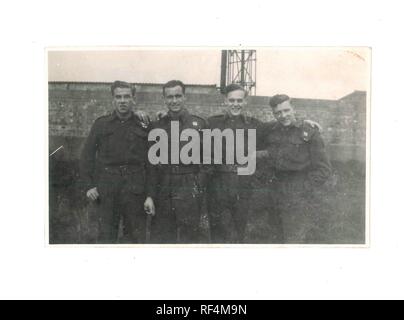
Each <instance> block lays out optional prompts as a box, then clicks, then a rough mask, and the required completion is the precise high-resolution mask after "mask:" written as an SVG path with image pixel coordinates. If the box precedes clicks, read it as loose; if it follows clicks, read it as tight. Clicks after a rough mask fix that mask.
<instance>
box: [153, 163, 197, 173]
mask: <svg viewBox="0 0 404 320" xmlns="http://www.w3.org/2000/svg"><path fill="white" fill-rule="evenodd" d="M160 168H161V169H162V171H163V172H165V173H169V174H190V173H198V172H199V167H198V166H196V165H173V164H167V165H164V164H163V165H161V167H160Z"/></svg>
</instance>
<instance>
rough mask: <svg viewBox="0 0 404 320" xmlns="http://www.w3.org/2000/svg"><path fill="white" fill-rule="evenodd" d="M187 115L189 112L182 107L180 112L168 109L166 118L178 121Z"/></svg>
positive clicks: (181, 120)
mask: <svg viewBox="0 0 404 320" xmlns="http://www.w3.org/2000/svg"><path fill="white" fill-rule="evenodd" d="M188 117H189V112H188V110H187V109H185V108H183V109H182V110H181V111H180V112H171V111H168V113H167V118H168V119H169V120H170V121H180V122H183V121H184V120H185V119H186V118H188Z"/></svg>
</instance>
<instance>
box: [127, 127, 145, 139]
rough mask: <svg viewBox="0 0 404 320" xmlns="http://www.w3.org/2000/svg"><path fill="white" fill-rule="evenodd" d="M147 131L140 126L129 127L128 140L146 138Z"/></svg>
mask: <svg viewBox="0 0 404 320" xmlns="http://www.w3.org/2000/svg"><path fill="white" fill-rule="evenodd" d="M146 138H147V132H146V131H144V130H142V129H140V128H129V129H128V130H127V132H126V140H128V141H130V142H135V141H137V140H145V139H146Z"/></svg>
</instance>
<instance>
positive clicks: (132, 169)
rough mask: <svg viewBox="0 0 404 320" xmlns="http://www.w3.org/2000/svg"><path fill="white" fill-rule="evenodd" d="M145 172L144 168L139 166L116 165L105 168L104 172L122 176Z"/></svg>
mask: <svg viewBox="0 0 404 320" xmlns="http://www.w3.org/2000/svg"><path fill="white" fill-rule="evenodd" d="M140 171H144V166H143V165H141V164H138V165H130V164H129V165H120V166H118V165H116V166H105V167H103V172H105V173H109V174H118V175H121V176H124V175H129V174H133V173H136V172H140Z"/></svg>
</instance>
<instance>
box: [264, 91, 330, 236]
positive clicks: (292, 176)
mask: <svg viewBox="0 0 404 320" xmlns="http://www.w3.org/2000/svg"><path fill="white" fill-rule="evenodd" d="M269 104H270V106H271V108H272V111H273V114H274V117H275V119H276V120H277V123H276V125H275V126H274V127H273V128H272V130H271V132H270V134H269V135H268V136H267V137H266V141H265V144H266V157H267V158H266V159H267V161H268V164H269V165H270V167H272V168H273V169H274V177H273V184H272V185H273V190H274V195H275V198H276V204H277V208H278V209H279V213H280V215H281V219H282V224H283V232H284V238H285V241H286V243H307V241H310V240H309V237H310V235H311V234H310V233H312V232H313V230H314V229H315V228H317V227H318V222H317V221H316V219H318V215H319V212H315V209H314V206H313V205H314V204H315V202H316V201H320V199H317V200H316V199H315V198H314V195H315V191H316V190H318V189H319V188H321V186H322V185H323V184H324V183H325V182H326V180H327V179H328V178H329V177H330V175H331V165H330V162H329V160H328V157H327V154H326V152H325V146H324V142H323V139H322V138H321V135H320V132H319V130H318V129H317V128H313V127H312V126H310V125H308V124H307V123H305V122H302V121H298V120H297V119H296V114H295V110H294V107H293V105H292V104H291V101H290V98H289V97H288V96H287V95H284V94H282V95H275V96H273V97H272V98H271V99H270V102H269Z"/></svg>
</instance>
